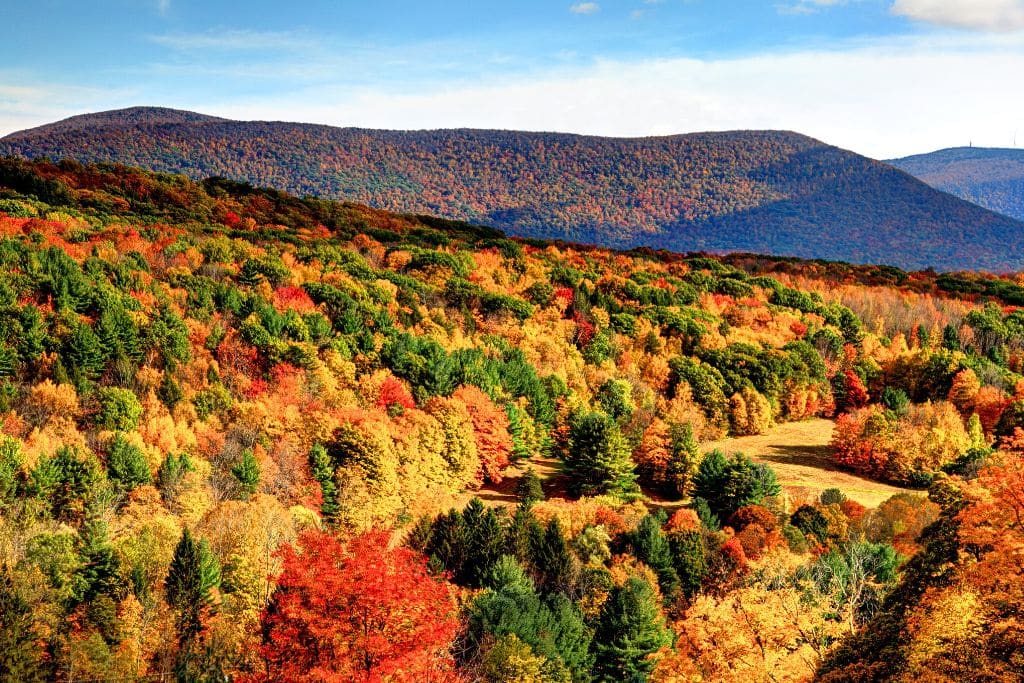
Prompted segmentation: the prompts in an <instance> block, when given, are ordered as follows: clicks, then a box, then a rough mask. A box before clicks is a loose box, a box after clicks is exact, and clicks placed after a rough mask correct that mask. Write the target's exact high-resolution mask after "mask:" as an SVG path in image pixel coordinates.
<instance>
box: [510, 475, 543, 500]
mask: <svg viewBox="0 0 1024 683" xmlns="http://www.w3.org/2000/svg"><path fill="white" fill-rule="evenodd" d="M516 498H518V499H519V505H520V506H521V507H524V508H527V509H529V508H531V507H533V505H534V503H539V502H540V501H542V500H544V488H543V487H542V486H541V483H540V477H538V476H537V473H536V472H535V471H534V469H533V468H532V467H530V468H528V469H527V470H526V471H525V472H523V476H522V477H520V478H519V483H518V484H516Z"/></svg>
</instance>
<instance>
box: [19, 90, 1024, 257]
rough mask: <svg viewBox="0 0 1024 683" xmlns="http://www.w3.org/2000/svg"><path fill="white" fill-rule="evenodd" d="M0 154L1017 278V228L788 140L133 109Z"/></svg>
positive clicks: (460, 215)
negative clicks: (368, 125) (336, 123)
mask: <svg viewBox="0 0 1024 683" xmlns="http://www.w3.org/2000/svg"><path fill="white" fill-rule="evenodd" d="M0 154H11V155H16V156H21V157H24V158H29V159H32V158H39V157H49V158H52V159H63V158H72V159H77V160H79V161H81V162H121V163H126V164H130V165H133V166H141V167H143V168H147V169H152V170H156V171H164V172H171V173H183V174H185V175H187V176H189V177H191V178H192V179H194V180H199V179H202V178H206V177H208V176H223V177H227V178H232V179H235V180H239V181H246V182H250V183H254V184H256V185H265V186H269V187H275V188H279V189H282V190H286V191H289V192H292V193H295V194H298V195H313V196H317V197H324V198H335V199H345V200H351V201H357V202H361V203H365V204H368V205H370V206H374V207H377V208H381V209H386V210H390V211H397V212H413V213H425V214H430V215H436V216H443V217H447V218H451V219H461V220H469V221H473V222H478V223H481V224H484V225H490V226H494V227H497V228H500V229H502V230H505V231H507V232H508V233H509V234H515V235H520V236H529V237H538V238H555V239H564V240H568V241H572V242H586V243H593V244H600V245H604V246H612V247H623V248H629V247H635V246H649V247H656V248H666V249H674V250H676V251H695V250H716V251H755V252H760V253H773V254H783V255H791V256H800V257H805V258H829V259H838V260H843V261H851V262H856V263H886V264H889V265H895V266H900V267H904V268H915V269H923V268H927V267H935V268H939V269H943V270H956V269H983V270H989V271H996V272H1004V271H1014V270H1022V269H1024V264H1022V263H1021V261H1020V259H1019V258H1018V256H1017V255H1019V254H1021V253H1024V241H1022V239H1024V238H1022V237H1021V235H1022V234H1024V224H1021V223H1020V222H1018V221H1016V220H1013V219H1011V218H1008V217H1006V216H1002V215H998V214H995V213H992V212H989V211H985V210H982V209H980V208H979V207H978V206H976V205H972V204H970V203H968V202H964V201H962V200H959V199H957V198H955V197H952V196H950V195H947V194H945V193H942V192H938V191H936V190H933V189H932V188H930V187H928V186H927V185H925V184H924V183H922V182H920V181H918V180H916V179H914V178H913V177H911V176H910V175H908V174H906V173H903V172H901V171H898V170H896V169H895V168H893V167H892V166H888V165H886V164H883V163H880V162H877V161H872V160H870V159H867V158H864V157H862V156H859V155H856V154H853V153H851V152H847V151H844V150H840V149H838V148H835V147H832V146H829V145H826V144H824V143H822V142H819V141H817V140H813V139H811V138H808V137H805V136H802V135H798V134H796V133H789V132H783V131H740V132H727V133H697V134H691V135H675V136H667V137H652V138H635V139H624V138H601V137H588V136H577V135H565V134H557V133H525V132H516V131H481V130H438V131H378V130H365V129H355V128H332V127H330V126H317V125H306V124H293V123H273V122H241V121H228V120H224V119H218V118H213V117H206V116H202V115H200V114H195V113H191V112H181V111H175V110H169V109H150V108H135V109H127V110H121V111H113V112H103V113H98V114H90V115H85V116H78V117H74V118H72V119H68V120H66V121H62V122H58V123H55V124H51V125H48V126H43V127H41V128H37V129H32V130H28V131H22V132H19V133H14V134H12V135H9V136H7V137H5V138H4V139H3V140H0Z"/></svg>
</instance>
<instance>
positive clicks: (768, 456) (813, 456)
mask: <svg viewBox="0 0 1024 683" xmlns="http://www.w3.org/2000/svg"><path fill="white" fill-rule="evenodd" d="M768 448H770V449H771V451H770V452H769V453H763V454H761V455H760V456H759V457H760V459H761V460H765V461H767V462H773V463H778V464H780V465H802V466H804V467H813V468H814V469H818V470H822V471H825V472H841V471H843V470H841V469H840V468H839V467H837V466H836V465H835V464H834V463H833V462H832V458H831V457H830V456H831V448H830V447H829V446H793V445H789V444H778V445H775V444H773V445H770V446H768Z"/></svg>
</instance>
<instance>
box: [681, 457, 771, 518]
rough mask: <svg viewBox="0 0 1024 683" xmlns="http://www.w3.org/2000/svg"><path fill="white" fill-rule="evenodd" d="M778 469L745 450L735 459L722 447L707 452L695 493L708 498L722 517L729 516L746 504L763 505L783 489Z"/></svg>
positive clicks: (698, 473)
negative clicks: (754, 460)
mask: <svg viewBox="0 0 1024 683" xmlns="http://www.w3.org/2000/svg"><path fill="white" fill-rule="evenodd" d="M780 490H781V489H780V488H779V484H778V481H777V480H776V478H775V472H774V470H772V469H771V468H770V467H768V466H767V465H761V464H757V463H754V462H752V461H751V460H750V458H748V457H747V456H745V455H743V454H742V453H735V454H733V456H732V458H731V459H727V458H726V457H725V455H724V454H723V453H722V452H721V451H718V450H714V451H712V452H710V453H708V454H707V455H706V456H704V460H703V461H701V464H700V467H699V468H698V470H697V476H696V477H694V480H693V495H694V496H695V497H699V498H702V499H704V500H705V501H707V504H708V507H709V509H710V511H711V512H712V513H713V514H714V515H715V516H717V517H718V519H727V518H728V517H729V516H730V515H732V513H734V512H736V510H738V509H740V508H741V507H743V506H745V505H759V504H760V503H761V501H762V500H764V499H765V498H766V497H768V496H777V495H779V492H780Z"/></svg>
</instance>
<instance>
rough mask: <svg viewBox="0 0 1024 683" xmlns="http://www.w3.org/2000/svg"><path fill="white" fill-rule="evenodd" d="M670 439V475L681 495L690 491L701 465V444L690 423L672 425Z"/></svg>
mask: <svg viewBox="0 0 1024 683" xmlns="http://www.w3.org/2000/svg"><path fill="white" fill-rule="evenodd" d="M669 439H670V442H671V447H670V453H671V456H670V457H671V459H670V460H669V463H668V476H669V479H670V481H672V483H673V484H674V485H675V488H676V491H678V492H679V495H681V496H685V495H686V494H687V493H689V489H690V486H691V484H692V482H693V477H694V476H695V475H696V474H697V468H698V467H699V466H700V460H701V454H700V446H699V445H698V444H697V439H695V438H694V436H693V427H692V426H690V425H689V424H673V425H672V426H670V427H669Z"/></svg>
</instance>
